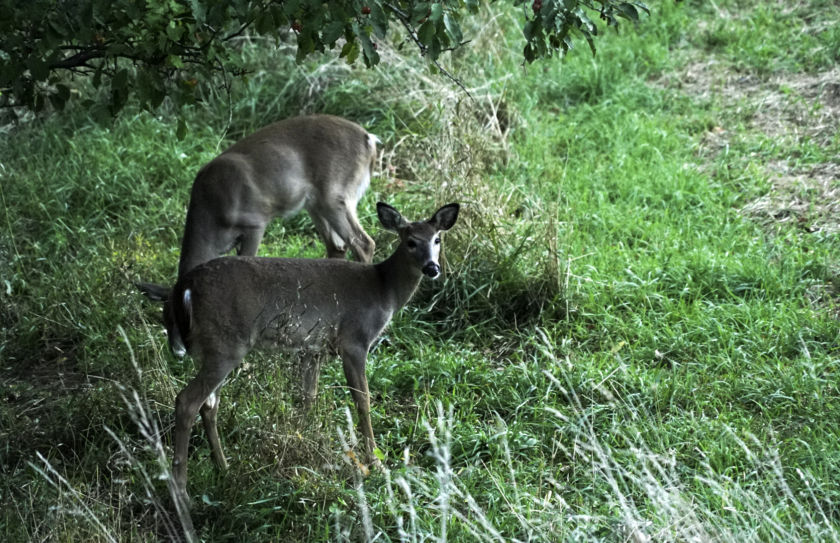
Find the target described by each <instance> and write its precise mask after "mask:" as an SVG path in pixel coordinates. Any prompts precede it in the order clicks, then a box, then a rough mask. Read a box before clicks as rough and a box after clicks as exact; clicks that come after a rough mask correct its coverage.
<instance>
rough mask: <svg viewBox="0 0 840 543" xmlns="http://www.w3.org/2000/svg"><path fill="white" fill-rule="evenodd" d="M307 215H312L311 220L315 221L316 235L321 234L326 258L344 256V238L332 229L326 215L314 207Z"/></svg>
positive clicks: (345, 246) (345, 247)
mask: <svg viewBox="0 0 840 543" xmlns="http://www.w3.org/2000/svg"><path fill="white" fill-rule="evenodd" d="M309 215H310V216H311V217H312V222H314V223H315V229H316V230H317V231H318V235H320V236H321V239H322V240H324V245H326V246H327V258H344V255H345V254H346V253H347V245H346V244H345V243H344V239H342V237H341V236H339V235H338V233H337V232H336V231H335V230H333V228H332V226H331V225H330V221H329V220H327V218H326V215H325V214H322V213H321V212H319V211H317V210H314V209H313V210H310V212H309Z"/></svg>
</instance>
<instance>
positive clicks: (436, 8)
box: [429, 2, 443, 23]
mask: <svg viewBox="0 0 840 543" xmlns="http://www.w3.org/2000/svg"><path fill="white" fill-rule="evenodd" d="M430 9H431V14H430V15H429V20H430V21H433V22H435V23H436V22H438V21H440V18H441V15H443V6H442V5H440V4H439V3H437V2H435V3H434V4H432V6H431V8H430Z"/></svg>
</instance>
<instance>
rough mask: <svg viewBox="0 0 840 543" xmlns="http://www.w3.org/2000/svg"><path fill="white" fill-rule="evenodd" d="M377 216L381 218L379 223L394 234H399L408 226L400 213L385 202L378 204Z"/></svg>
mask: <svg viewBox="0 0 840 543" xmlns="http://www.w3.org/2000/svg"><path fill="white" fill-rule="evenodd" d="M376 214H377V215H378V216H379V222H381V223H382V226H384V227H385V228H387V229H388V230H393V231H394V232H398V231H399V229H400V228H403V227H404V226H405V225H407V224H408V223H407V222H406V220H405V219H404V218H403V216H402V215H400V212H399V211H397V210H396V209H394V208H393V207H391V206H389V205H388V204H386V203H385V202H377V203H376Z"/></svg>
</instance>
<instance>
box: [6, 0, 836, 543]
mask: <svg viewBox="0 0 840 543" xmlns="http://www.w3.org/2000/svg"><path fill="white" fill-rule="evenodd" d="M653 8H654V9H653V13H652V15H651V16H650V18H646V19H645V20H643V21H642V22H641V23H640V24H639V25H638V26H637V27H635V28H632V27H626V28H622V29H621V31H620V32H613V31H612V30H610V31H606V29H605V35H604V36H603V37H602V39H601V40H600V41H599V50H598V54H597V56H595V57H592V56H591V55H590V54H589V52H588V51H584V50H580V51H577V50H575V51H573V52H572V53H571V54H570V55H569V56H568V58H567V59H566V60H564V61H562V62H560V61H556V62H546V63H542V64H536V65H531V66H522V65H521V64H520V57H519V54H518V51H519V48H520V47H521V44H520V43H519V42H518V41H517V34H516V33H515V32H514V31H512V30H511V29H512V28H514V26H513V23H512V19H511V17H512V15H511V14H510V13H508V12H506V11H505V10H503V9H501V8H499V7H498V6H495V5H494V6H491V7H490V8H488V9H487V11H486V12H485V13H483V14H482V16H481V18H480V19H478V20H476V21H475V28H474V29H473V31H472V32H471V35H472V36H474V40H473V42H472V43H470V44H469V46H468V47H467V48H466V49H465V50H464V51H463V52H459V53H457V54H455V55H453V56H452V58H450V59H449V60H448V64H447V67H448V69H450V70H451V71H453V73H456V74H457V75H458V76H459V77H460V78H461V80H462V81H463V83H464V85H465V87H466V88H467V89H468V90H469V92H470V95H471V97H469V96H467V95H466V94H465V93H464V92H463V91H462V90H461V89H460V88H458V87H457V86H456V85H454V84H453V83H452V82H450V81H448V80H446V79H445V78H442V77H441V76H439V75H435V74H431V73H430V72H429V70H428V67H427V66H426V65H425V64H424V63H423V61H422V59H419V58H416V57H414V56H413V55H412V52H411V51H410V48H406V49H405V50H401V49H399V48H398V47H397V44H391V45H388V44H384V43H383V44H381V47H380V51H379V52H380V54H381V55H382V57H383V65H382V66H383V67H382V68H378V69H375V70H370V71H366V70H363V69H359V68H350V67H347V66H346V65H344V64H343V63H342V62H340V61H337V60H334V59H330V58H322V59H316V60H313V61H311V62H306V63H303V64H295V63H294V62H293V57H292V55H291V54H290V49H288V46H286V45H284V44H280V45H277V44H270V43H262V42H247V43H246V42H243V44H242V54H243V55H247V56H248V58H249V60H250V61H251V63H252V66H253V70H252V72H251V73H250V74H249V76H248V77H247V78H245V79H242V80H239V81H237V82H236V84H235V85H234V87H233V92H232V94H231V95H230V96H227V95H225V94H223V93H221V92H219V93H218V94H208V95H207V96H206V97H204V100H203V101H202V103H200V104H198V105H196V106H194V107H192V108H190V109H187V110H185V111H183V112H180V113H179V112H174V111H169V110H167V109H166V108H165V107H164V108H163V109H161V110H160V112H159V113H157V114H150V113H147V112H141V111H139V110H132V109H131V108H130V107H129V108H128V109H127V111H126V113H125V114H124V115H123V116H122V117H120V118H119V119H117V120H115V121H113V123H111V124H107V125H100V124H97V123H95V122H93V121H92V120H91V119H90V118H89V116H88V114H87V112H85V111H83V110H78V109H77V110H70V111H67V112H64V113H62V114H61V115H58V114H56V115H52V116H49V117H44V118H38V119H35V120H31V121H29V122H28V123H26V124H22V125H19V126H14V127H6V128H5V129H4V131H3V136H2V137H3V139H4V142H3V145H2V146H0V197H1V198H0V204H2V214H0V280H2V281H0V297H2V301H0V340H2V343H0V383H2V386H0V391H2V401H0V474H2V477H0V537H2V538H3V540H5V541H54V540H61V541H64V540H85V541H154V540H161V539H163V540H168V539H178V538H180V537H182V536H183V524H182V519H181V518H179V515H178V513H177V511H176V509H175V507H174V503H173V501H172V498H171V497H170V496H171V495H170V490H169V484H170V479H169V461H170V455H171V442H170V437H169V436H170V434H171V429H172V424H173V401H174V397H175V395H176V394H177V392H178V391H179V390H180V389H181V388H182V387H183V385H184V383H185V382H186V380H187V379H189V378H190V376H191V375H192V374H193V373H194V367H193V362H192V361H191V360H189V359H187V360H185V361H178V360H176V359H174V358H173V357H172V356H171V355H170V354H169V353H168V352H167V348H166V341H165V337H164V336H163V334H162V333H161V327H160V324H159V323H160V315H159V311H160V308H159V307H158V306H155V305H153V304H150V303H148V302H145V301H144V300H143V299H142V298H141V297H140V295H139V294H138V293H137V292H135V290H134V287H133V284H132V283H133V282H134V281H136V280H146V281H156V282H167V281H171V280H172V279H173V278H174V275H175V269H176V266H177V259H178V247H179V241H180V236H181V231H182V228H183V221H184V214H185V207H186V203H187V198H188V194H189V188H190V184H191V181H192V179H193V177H194V175H195V173H196V172H197V171H198V169H199V168H200V167H201V165H202V164H204V163H206V162H207V161H208V160H210V159H212V157H214V156H215V155H217V154H218V153H219V152H220V151H221V150H223V149H224V148H225V147H226V146H227V145H228V144H230V143H231V142H233V141H235V140H236V139H238V138H240V137H242V136H243V135H245V134H248V133H250V132H252V131H253V130H255V129H257V128H258V127H260V126H262V125H264V124H266V123H268V122H270V121H273V120H278V119H282V118H285V117H288V116H291V115H295V114H299V113H315V112H323V113H332V114H337V115H342V116H345V117H348V118H351V119H353V120H355V121H357V122H359V123H361V124H363V125H364V126H365V127H366V128H367V129H369V130H370V131H371V132H373V133H375V134H376V135H378V136H379V137H380V138H381V139H382V141H383V143H384V144H383V154H382V158H381V161H380V164H379V165H378V167H377V172H376V175H375V178H374V180H373V182H372V186H371V187H370V189H369V190H368V193H367V195H366V196H365V197H364V199H363V200H362V201H361V203H360V204H359V215H360V217H361V220H362V223H363V224H364V226H365V228H366V229H367V231H368V232H370V233H371V234H372V235H373V236H374V238H375V239H376V242H377V259H379V258H383V257H385V256H386V255H387V254H388V252H389V251H390V250H391V248H392V247H393V242H394V240H393V238H392V237H391V235H390V234H388V233H386V232H383V231H382V230H381V229H380V228H379V227H378V225H377V224H376V215H375V212H374V203H375V202H376V201H378V200H384V201H387V202H389V203H392V204H393V205H395V206H396V207H397V208H398V209H400V211H401V212H404V214H405V215H406V216H407V217H410V218H418V219H419V218H425V217H421V215H423V214H425V213H428V212H429V210H431V209H434V208H435V206H436V205H439V204H443V203H446V202H450V201H459V202H461V203H462V206H463V207H462V209H463V212H462V215H461V217H460V218H459V221H458V224H457V225H456V226H455V227H454V228H453V230H452V231H451V232H448V233H447V235H446V238H445V240H444V246H445V248H444V258H443V261H444V271H445V274H444V278H443V279H442V280H439V281H436V282H432V281H428V282H426V283H424V284H422V286H421V288H420V290H419V292H418V293H417V295H416V296H415V298H414V300H413V301H412V302H411V303H410V304H409V306H407V307H406V308H405V309H404V310H403V311H402V312H401V313H399V314H398V315H397V316H395V319H394V321H393V322H392V323H391V325H390V327H389V328H388V330H387V331H386V333H385V334H384V336H383V338H382V340H381V341H380V342H379V343H378V344H376V345H375V346H374V348H373V349H372V352H371V354H370V356H369V367H368V378H369V382H370V388H371V392H372V407H373V413H372V418H373V425H374V432H375V433H376V435H377V442H378V443H379V446H380V447H381V448H382V450H383V452H384V454H385V460H384V462H383V465H382V466H381V467H368V466H363V465H362V464H361V463H360V462H359V461H358V458H357V456H356V454H355V452H354V451H356V450H357V449H358V447H357V446H356V445H355V436H354V426H353V424H352V421H351V420H349V419H348V417H349V412H348V410H347V406H348V405H350V404H351V401H350V397H349V394H348V390H347V389H346V387H345V385H344V377H343V375H342V372H341V369H340V365H339V364H337V363H332V364H327V365H326V366H325V368H324V370H323V371H324V375H323V377H322V379H321V390H320V396H319V399H318V401H317V404H316V406H315V408H314V411H313V413H312V414H310V416H309V417H305V418H304V417H300V416H299V411H298V407H297V406H298V403H299V402H298V399H299V398H298V397H297V393H296V386H297V383H296V378H295V376H296V371H295V367H294V363H295V361H294V360H292V359H289V358H284V357H283V356H281V355H276V354H263V355H253V356H250V357H248V358H247V359H246V361H245V363H244V364H243V365H242V367H241V368H239V369H238V370H237V371H236V372H235V374H234V375H232V377H231V379H230V380H229V382H228V383H227V385H226V386H225V388H224V389H223V392H222V398H223V401H222V408H221V411H220V413H219V429H220V431H221V433H222V441H223V442H224V444H225V449H226V451H227V454H228V460H229V462H230V470H229V472H228V473H226V474H218V473H216V472H215V471H214V470H213V468H212V465H211V462H210V461H209V455H208V448H207V445H206V442H205V440H204V437H203V435H202V434H201V432H200V431H199V428H196V429H195V430H194V432H193V441H192V445H193V447H192V451H193V452H192V454H191V456H190V482H189V484H190V491H191V495H192V498H193V507H192V518H193V521H194V523H195V526H196V530H197V532H198V535H199V537H201V538H202V539H206V540H210V541H223V540H242V539H243V537H247V539H248V540H250V541H263V540H264V541H275V540H278V539H288V540H299V541H304V540H305V541H360V540H361V541H374V540H376V541H411V542H415V541H429V540H431V541H579V540H584V541H601V540H609V541H660V540H666V541H671V540H673V541H684V540H691V541H770V540H774V541H775V540H783V541H837V540H838V539H840V538H838V528H840V510H838V508H837V505H836V504H837V503H840V493H839V492H838V490H837V485H836V481H837V480H838V479H840V449H839V448H838V443H840V439H838V437H840V436H838V430H837V428H840V425H838V420H839V418H840V417H839V416H840V393H838V387H837V374H838V370H839V369H840V368H839V367H838V364H840V341H838V340H840V320H838V315H840V312H838V297H839V296H840V279H838V277H840V276H838V272H839V271H840V260H838V255H839V254H840V239H838V237H837V235H836V233H837V231H838V228H837V219H836V216H834V215H833V214H832V213H831V210H832V209H833V208H832V207H831V206H832V205H834V203H833V202H831V201H826V198H827V195H831V194H834V193H833V192H832V191H835V190H836V189H837V187H836V183H837V181H836V179H833V180H832V179H831V178H830V177H829V176H827V174H825V173H824V172H829V173H830V172H834V171H838V170H837V168H840V163H839V162H838V159H837V157H838V156H840V141H839V140H838V139H837V138H836V137H832V136H831V134H832V132H831V130H832V127H834V126H835V125H832V124H831V123H832V122H835V123H836V121H832V116H831V115H824V114H823V113H822V112H825V111H834V109H832V108H835V107H840V106H838V104H837V102H836V96H835V95H834V94H832V92H834V91H832V88H833V87H831V78H830V77H827V76H826V74H830V73H831V70H833V69H835V68H834V67H833V66H834V64H835V63H836V61H837V60H838V59H837V57H836V51H840V41H839V40H840V36H838V34H837V32H836V30H834V28H835V27H837V23H838V22H840V21H838V20H837V14H836V10H833V4H832V3H831V2H812V3H807V4H802V3H787V2H769V1H768V2H758V3H755V5H750V6H744V5H743V4H742V3H738V2H729V1H722V0H721V1H718V2H716V3H714V4H708V5H706V4H703V5H699V4H695V3H690V2H686V3H676V4H674V3H662V4H661V5H656V6H653ZM783 44H784V46H782V45H783ZM698 58H699V59H703V61H702V62H698ZM704 78H708V79H704ZM706 82H708V83H709V85H712V87H713V88H720V89H722V92H721V93H710V92H707V91H706V90H704V89H707V88H709V85H704V84H702V83H706ZM715 85H717V87H715ZM835 86H836V85H835ZM724 91H725V92H724ZM767 96H771V97H772V98H773V102H772V103H771V102H768V101H767V100H766V98H767ZM771 107H772V109H771V110H770V111H772V112H780V113H779V115H775V113H774V115H773V116H768V115H766V114H765V113H766V112H767V111H768V108H771ZM803 112H805V113H803ZM808 112H810V113H808ZM806 113H807V114H806ZM179 115H182V116H183V119H184V120H185V121H186V124H187V126H188V132H187V135H186V137H185V138H184V139H180V140H179V139H178V138H177V136H176V134H177V124H178V122H177V119H178V116H179ZM771 117H772V118H771ZM814 118H818V119H819V120H820V123H821V124H820V127H819V130H816V129H815V128H814V125H813V123H812V122H811V121H812V120H813V119H814ZM770 120H773V122H770ZM834 133H835V134H836V131H835V132H834ZM809 172H811V173H809ZM790 179H794V181H796V183H799V184H797V185H795V187H797V188H796V191H795V195H796V198H797V200H796V202H795V204H796V205H789V204H790V202H791V200H790V198H789V197H788V195H789V194H791V192H785V191H790V190H791V189H790V188H789V187H791V186H794V184H793V183H792V182H790ZM815 180H816V181H819V182H818V183H812V182H811V181H815ZM832 183H833V184H832ZM758 210H760V212H759V211H758ZM323 252H324V248H323V246H322V244H321V242H320V241H319V240H318V239H317V236H315V235H314V228H313V227H312V225H311V222H310V220H309V218H308V217H306V216H305V215H304V214H302V215H298V216H296V217H294V218H290V219H288V220H277V221H275V223H274V224H272V226H271V227H270V229H269V231H268V232H267V234H266V237H265V241H264V244H263V246H262V247H261V249H260V254H262V255H273V256H290V255H295V256H306V257H320V256H322V255H323Z"/></svg>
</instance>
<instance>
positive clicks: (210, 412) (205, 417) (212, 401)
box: [200, 386, 228, 471]
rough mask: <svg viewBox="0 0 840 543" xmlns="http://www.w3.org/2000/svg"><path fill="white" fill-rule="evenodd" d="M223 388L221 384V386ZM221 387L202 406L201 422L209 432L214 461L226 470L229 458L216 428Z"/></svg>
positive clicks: (207, 432) (218, 466) (208, 436)
mask: <svg viewBox="0 0 840 543" xmlns="http://www.w3.org/2000/svg"><path fill="white" fill-rule="evenodd" d="M219 388H221V386H219ZM219 388H217V389H216V390H214V391H213V392H211V393H210V396H208V397H207V399H206V400H205V401H204V404H203V405H202V406H201V410H200V413H201V422H202V423H204V433H205V434H207V441H209V442H210V455H211V456H212V458H213V463H214V464H216V467H217V468H219V469H220V470H223V471H224V470H226V469H227V467H228V465H227V460H225V453H224V452H222V444H221V442H220V441H219V431H218V430H217V429H216V413H218V412H219V401H220V398H219Z"/></svg>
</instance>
